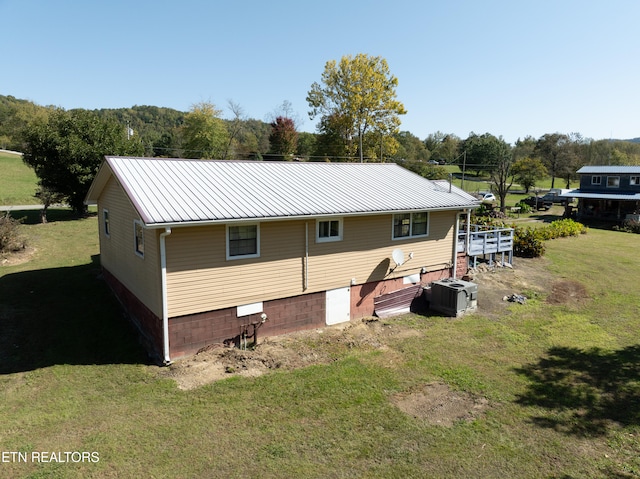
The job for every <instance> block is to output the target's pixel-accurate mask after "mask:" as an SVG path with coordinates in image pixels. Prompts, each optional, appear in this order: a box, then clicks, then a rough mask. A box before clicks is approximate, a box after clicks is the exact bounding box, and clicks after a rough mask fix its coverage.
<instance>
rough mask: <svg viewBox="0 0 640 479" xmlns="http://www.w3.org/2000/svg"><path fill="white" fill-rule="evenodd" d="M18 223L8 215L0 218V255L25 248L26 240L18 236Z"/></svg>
mask: <svg viewBox="0 0 640 479" xmlns="http://www.w3.org/2000/svg"><path fill="white" fill-rule="evenodd" d="M20 223H21V221H20V220H16V219H13V218H12V217H11V215H9V213H5V215H4V216H0V253H11V252H14V251H20V250H21V249H24V248H25V247H26V246H27V241H26V239H24V237H22V235H21V234H20Z"/></svg>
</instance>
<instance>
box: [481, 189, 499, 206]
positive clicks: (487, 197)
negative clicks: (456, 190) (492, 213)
mask: <svg viewBox="0 0 640 479" xmlns="http://www.w3.org/2000/svg"><path fill="white" fill-rule="evenodd" d="M476 198H478V199H479V200H481V201H482V202H483V203H494V202H495V201H497V200H496V195H494V194H493V193H489V192H486V191H481V192H479V193H478V194H477V195H476Z"/></svg>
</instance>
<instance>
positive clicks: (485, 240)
mask: <svg viewBox="0 0 640 479" xmlns="http://www.w3.org/2000/svg"><path fill="white" fill-rule="evenodd" d="M467 236H468V241H467ZM513 237H514V229H513V228H496V227H487V226H481V225H471V230H470V231H469V232H467V231H463V230H461V231H460V232H459V233H458V252H459V253H464V252H466V253H467V255H468V256H471V257H472V258H473V266H474V267H475V266H476V261H477V258H478V256H481V255H482V256H485V257H486V256H487V255H488V259H489V264H492V263H493V261H494V260H495V258H496V254H497V253H500V254H501V255H502V262H504V260H505V253H507V254H508V262H509V263H511V262H512V260H513ZM467 244H468V245H469V249H468V251H467Z"/></svg>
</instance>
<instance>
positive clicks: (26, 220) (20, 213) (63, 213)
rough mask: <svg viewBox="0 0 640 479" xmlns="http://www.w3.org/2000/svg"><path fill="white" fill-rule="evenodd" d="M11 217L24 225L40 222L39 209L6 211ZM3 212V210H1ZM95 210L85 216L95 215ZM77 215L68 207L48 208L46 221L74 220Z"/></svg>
mask: <svg viewBox="0 0 640 479" xmlns="http://www.w3.org/2000/svg"><path fill="white" fill-rule="evenodd" d="M8 213H9V215H11V217H12V218H13V219H16V220H20V221H22V223H23V224H25V225H35V224H40V223H41V222H42V218H41V210H40V209H38V210H11V211H9V212H8ZM2 214H4V212H2ZM95 215H97V213H96V212H89V213H88V214H87V215H86V216H95ZM77 219H79V218H78V215H77V214H76V213H75V212H74V211H73V210H71V209H70V208H55V207H52V208H49V209H48V210H47V222H48V223H54V222H56V221H74V220H77Z"/></svg>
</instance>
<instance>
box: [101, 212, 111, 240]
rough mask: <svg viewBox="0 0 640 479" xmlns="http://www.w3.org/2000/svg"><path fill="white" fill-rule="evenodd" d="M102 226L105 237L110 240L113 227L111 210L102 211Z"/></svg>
mask: <svg viewBox="0 0 640 479" xmlns="http://www.w3.org/2000/svg"><path fill="white" fill-rule="evenodd" d="M102 226H103V228H104V235H105V236H106V237H107V238H109V237H110V236H111V225H110V224H109V210H107V209H103V210H102Z"/></svg>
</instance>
